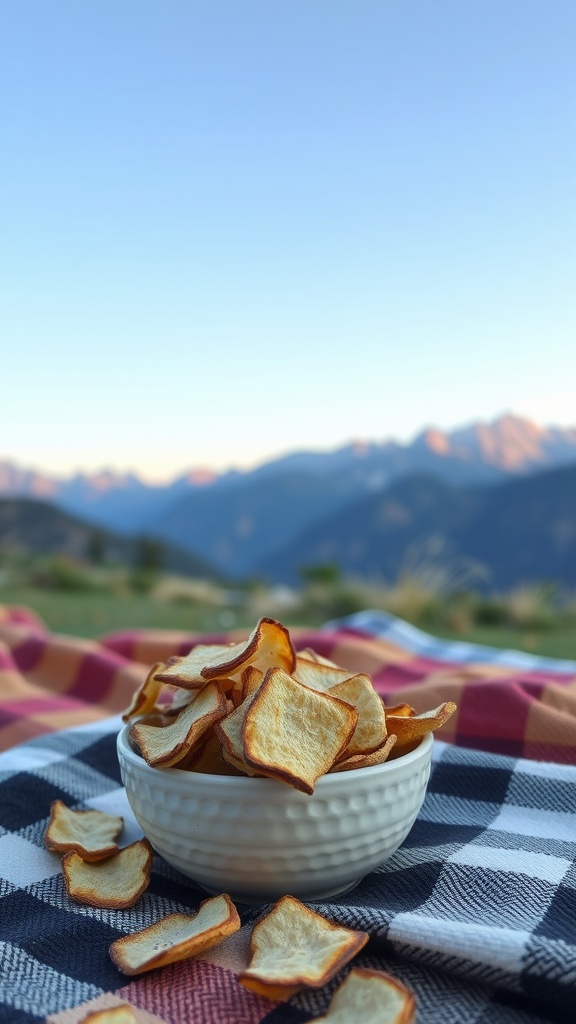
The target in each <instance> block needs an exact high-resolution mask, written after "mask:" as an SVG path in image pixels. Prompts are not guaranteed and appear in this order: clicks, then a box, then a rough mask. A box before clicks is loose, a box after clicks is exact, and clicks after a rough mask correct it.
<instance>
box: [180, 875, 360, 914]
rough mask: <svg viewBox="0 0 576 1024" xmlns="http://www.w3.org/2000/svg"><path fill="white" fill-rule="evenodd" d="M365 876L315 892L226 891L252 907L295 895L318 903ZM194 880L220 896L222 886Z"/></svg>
mask: <svg viewBox="0 0 576 1024" xmlns="http://www.w3.org/2000/svg"><path fill="white" fill-rule="evenodd" d="M363 877H364V876H363V875H361V876H360V878H355V879H354V881H353V882H348V883H347V884H346V885H339V886H336V888H335V889H322V890H314V892H306V893H299V892H292V891H291V890H290V891H287V892H276V893H261V894H260V895H256V894H251V893H245V892H233V891H231V890H230V889H227V890H226V892H227V893H228V895H229V897H230V899H231V900H232V902H233V903H242V904H244V905H245V906H250V907H255V906H259V905H262V904H264V903H275V902H276V900H279V899H280V897H281V896H295V897H296V899H299V900H301V901H302V902H303V903H316V902H317V901H318V900H327V899H330V897H331V896H341V895H343V894H344V893H345V892H351V891H352V889H355V888H356V886H357V885H358V884H359V883H360V882H361V881H362V878H363ZM194 881H195V883H196V885H197V886H198V888H199V889H203V890H204V892H207V893H208V894H209V895H210V896H220V894H221V893H222V889H221V888H220V889H218V888H216V887H212V886H210V885H203V884H201V883H200V882H197V881H196V880H195V879H194Z"/></svg>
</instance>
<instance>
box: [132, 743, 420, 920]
mask: <svg viewBox="0 0 576 1024" xmlns="http://www.w3.org/2000/svg"><path fill="white" fill-rule="evenodd" d="M129 729H130V724H128V725H126V726H125V727H124V728H123V729H122V731H121V732H120V734H119V736H118V758H119V761H120V768H121V772H122V779H123V782H124V784H125V786H126V793H127V797H128V802H129V803H130V806H131V808H132V810H133V812H134V815H135V817H136V820H137V821H138V823H139V825H140V827H141V828H142V830H143V832H144V834H145V835H146V836H147V838H148V839H149V840H150V842H151V844H152V846H153V847H154V849H155V850H156V851H157V853H159V854H160V855H161V856H162V857H164V859H165V860H166V861H168V863H169V864H171V865H172V866H173V867H175V868H177V869H178V870H179V871H181V872H182V873H183V874H184V875H187V876H188V877H189V878H192V879H193V880H194V881H195V882H196V883H198V885H200V886H201V887H202V888H203V889H206V890H207V892H209V893H221V892H227V893H228V894H229V895H230V896H231V897H232V899H233V900H235V901H237V902H239V903H264V902H271V901H273V900H276V899H278V898H279V897H280V896H283V895H285V894H287V893H289V894H290V895H292V896H297V897H298V898H300V899H303V900H317V899H324V898H326V897H328V896H333V895H335V894H336V893H340V892H344V891H346V890H348V889H352V888H353V887H354V886H355V885H357V883H358V882H359V881H360V880H361V879H362V878H363V877H364V875H366V874H367V873H368V872H369V871H372V870H373V869H374V868H376V867H378V865H379V864H382V863H383V861H385V860H387V859H388V858H389V857H391V856H392V854H393V853H395V851H396V850H397V849H398V847H399V846H400V844H401V843H402V842H403V841H404V839H405V838H406V836H407V835H408V832H409V831H410V829H411V827H412V825H413V823H414V820H415V818H416V815H417V814H418V811H419V810H420V807H421V806H422V802H423V800H424V796H425V793H426V785H427V782H428V778H429V775H430V759H431V754H432V743H433V738H432V734H431V733H430V734H429V735H428V736H426V737H425V738H424V740H423V741H422V743H421V744H420V745H419V746H418V747H417V748H416V750H413V751H411V753H409V754H404V756H403V757H399V758H397V759H396V760H393V761H387V762H386V763H385V764H381V765H376V766H374V767H372V768H357V769H355V770H354V771H348V772H336V773H334V774H333V775H324V776H323V777H322V778H320V779H319V780H318V782H317V783H316V787H315V790H314V793H313V794H312V796H307V795H306V794H304V793H301V792H299V791H298V790H296V789H294V788H293V787H292V786H289V785H287V784H286V783H284V782H277V781H275V780H273V779H258V778H256V779H255V778H249V777H248V776H246V777H238V776H226V775H201V774H200V773H198V772H186V771H181V770H180V769H178V768H164V769H158V768H151V767H150V765H148V764H147V763H146V761H144V759H143V758H142V757H140V755H139V754H137V753H136V752H135V751H134V749H133V748H132V746H131V745H130V741H129V735H128V734H129Z"/></svg>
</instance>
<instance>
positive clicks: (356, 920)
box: [0, 718, 576, 1024]
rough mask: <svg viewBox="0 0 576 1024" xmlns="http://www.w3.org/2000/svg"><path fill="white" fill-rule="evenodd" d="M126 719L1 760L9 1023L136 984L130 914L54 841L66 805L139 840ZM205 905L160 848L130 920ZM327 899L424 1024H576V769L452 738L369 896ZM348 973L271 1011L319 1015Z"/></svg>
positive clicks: (0, 896) (3, 957) (0, 940)
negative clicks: (112, 905)
mask: <svg viewBox="0 0 576 1024" xmlns="http://www.w3.org/2000/svg"><path fill="white" fill-rule="evenodd" d="M120 724H121V723H120V719H119V718H115V719H109V720H107V721H106V722H104V723H102V722H100V723H98V724H96V725H91V726H84V727H82V728H79V729H75V730H69V731H66V732H61V733H56V734H52V735H47V736H43V737H42V738H40V739H37V740H34V741H33V742H31V743H28V744H26V745H23V746H20V747H16V748H14V749H13V750H10V751H8V752H7V753H5V754H2V755H0V1021H1V1022H9V1024H28V1022H38V1021H42V1020H44V1018H45V1017H46V1016H47V1015H49V1014H54V1013H57V1012H59V1011H60V1010H63V1009H65V1008H68V1007H73V1006H77V1005H78V1004H81V1003H83V1002H84V1001H86V1000H88V999H91V998H93V997H95V996H97V995H100V994H101V993H103V992H107V991H112V990H114V989H117V988H118V987H119V985H121V984H122V981H123V979H122V976H121V975H120V974H119V972H118V971H117V969H116V967H115V966H114V964H113V963H112V961H111V960H110V957H109V955H108V947H109V945H110V943H111V942H112V941H114V939H116V938H117V937H118V936H119V935H121V934H123V933H124V932H125V931H126V930H127V926H126V920H125V912H123V911H105V910H98V909H95V908H92V907H87V906H83V905H81V904H79V903H74V902H73V901H71V900H70V899H69V897H68V896H67V894H66V891H65V888H64V885H63V881H62V875H61V868H60V858H59V857H58V856H57V855H56V854H52V853H49V852H48V851H47V850H46V849H45V848H44V846H43V833H44V829H45V827H46V824H47V819H48V815H49V810H50V804H51V802H52V801H53V800H54V799H57V798H59V799H61V800H63V801H64V802H65V803H66V804H67V805H68V806H70V807H76V808H97V809H100V810H104V811H107V812H109V813H114V814H121V815H123V816H124V818H125V821H126V827H125V832H124V835H123V842H126V843H127V842H131V841H133V840H134V839H135V838H138V837H139V836H140V835H141V832H140V829H139V827H138V825H137V824H136V822H135V821H134V818H133V817H132V814H131V812H130V809H129V807H128V804H127V802H126V796H125V792H124V790H123V788H122V785H121V781H120V775H119V769H118V763H117V759H116V746H115V740H116V733H117V731H118V728H119V727H120ZM203 898H205V894H204V893H202V892H201V891H200V890H199V889H197V888H196V887H195V886H194V884H193V883H192V882H190V881H189V880H187V879H185V878H183V877H182V876H180V875H179V874H178V873H177V872H175V871H174V870H172V869H171V868H170V867H169V866H168V865H166V864H165V863H164V862H163V861H162V860H161V859H160V858H158V857H156V858H155V866H154V872H153V877H152V881H151V885H150V887H149V890H148V891H147V892H146V894H145V895H144V896H143V897H142V899H141V900H140V901H139V903H138V905H137V908H134V909H133V910H131V911H130V928H131V929H133V928H134V922H135V918H134V912H135V909H138V911H139V914H138V917H139V921H138V926H139V927H144V926H145V925H147V924H149V923H151V922H152V921H153V920H155V919H157V918H158V917H159V916H161V914H164V913H169V912H172V911H174V910H184V911H186V910H194V909H196V908H197V906H198V904H199V902H200V901H201V900H202V899H203ZM315 906H316V909H319V910H320V911H321V912H322V913H324V914H326V915H328V916H330V917H331V918H333V919H334V920H337V921H338V922H340V923H342V924H346V925H349V926H352V927H355V928H363V929H365V930H367V931H369V932H370V934H371V936H372V938H371V941H370V943H369V944H368V946H366V947H365V950H364V951H363V953H362V955H361V956H360V957H358V959H357V961H355V965H356V964H357V965H359V966H360V965H364V966H374V967H379V968H383V969H386V970H389V971H391V972H392V973H394V974H396V975H397V976H398V977H399V978H401V979H402V980H403V981H405V982H406V983H407V984H408V985H409V986H410V987H411V988H412V989H413V991H414V992H415V994H416V996H417V999H418V1017H417V1021H418V1024H452V1022H453V1024H463V1022H464V1024H467V1022H471V1024H472V1022H473V1024H552V1022H554V1024H574V1022H576V768H574V767H567V766H562V765H556V764H544V763H537V762H533V761H522V760H514V759H512V758H506V757H500V756H495V755H491V754H484V753H479V752H476V751H473V750H468V749H457V748H454V747H450V746H448V745H446V744H444V743H442V742H439V741H436V743H435V748H434V762H433V770H432V776H431V779H430V784H429V787H428V793H427V796H426V800H425V802H424V805H423V808H422V810H421V812H420V814H419V816H418V819H417V821H416V823H415V825H414V827H413V829H412V831H411V833H410V835H409V837H408V839H407V840H406V842H405V843H404V845H403V846H402V848H401V849H400V850H399V851H398V852H397V853H396V855H395V856H394V857H393V858H392V859H391V860H390V861H389V862H388V863H386V864H384V865H383V866H382V867H381V868H380V869H379V870H378V871H376V872H374V873H372V874H370V875H369V876H367V877H366V878H365V879H364V880H363V881H362V883H361V884H360V885H359V886H358V887H357V888H356V889H355V890H353V891H352V892H350V893H348V894H346V895H345V896H339V897H335V898H334V899H333V900H329V901H326V902H324V903H322V904H316V905H315ZM258 913H259V910H258V909H256V910H254V908H251V909H250V910H247V911H246V912H245V913H244V914H243V919H244V921H248V920H251V919H253V918H254V916H255V915H257V914H258ZM337 982H338V979H336V980H335V981H334V982H333V983H332V985H331V986H330V987H329V988H328V989H326V990H322V991H320V992H315V991H311V990H310V991H305V992H303V993H301V994H300V995H299V996H297V997H295V998H294V999H293V1000H292V1001H291V1002H290V1004H289V1005H285V1006H281V1007H277V1008H275V1009H274V1010H273V1011H271V1013H270V1015H269V1016H268V1017H267V1018H266V1020H267V1021H270V1024H272V1022H273V1021H274V1022H278V1024H281V1022H285V1024H290V1022H292V1024H296V1022H304V1021H307V1020H310V1019H311V1018H313V1017H314V1016H316V1015H318V1014H320V1013H322V1012H324V1011H325V1009H326V1005H327V1002H328V999H329V997H330V994H331V992H332V991H333V988H334V987H335V985H336V984H337ZM351 1024H353V1022H351Z"/></svg>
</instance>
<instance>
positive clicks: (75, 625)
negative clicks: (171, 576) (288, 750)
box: [0, 587, 576, 659]
mask: <svg viewBox="0 0 576 1024" xmlns="http://www.w3.org/2000/svg"><path fill="white" fill-rule="evenodd" d="M0 603H2V604H11V605H24V606H26V607H29V608H32V609H33V610H34V611H35V612H36V613H37V615H39V616H40V618H41V619H43V621H44V622H45V623H46V625H47V626H48V628H49V629H50V630H52V631H53V632H57V633H68V634H72V635H74V636H85V637H97V636H101V635H103V634H106V633H110V632H113V631H116V630H122V629H132V628H143V629H146V628H156V629H179V630H190V631H193V632H197V631H199V632H213V631H222V630H229V629H235V628H242V629H244V628H246V629H247V630H249V629H251V628H252V627H253V625H254V624H255V622H256V619H257V617H258V614H266V613H267V612H268V613H269V614H271V615H274V616H275V617H277V618H280V619H281V620H282V621H284V622H285V623H286V624H287V625H302V626H317V625H320V624H321V622H322V621H323V619H322V616H321V615H320V614H319V613H318V611H316V612H314V613H311V612H310V611H304V610H302V609H299V608H298V607H296V608H293V609H291V610H290V612H281V611H278V609H276V608H274V607H272V608H270V609H266V608H262V607H261V608H260V609H259V611H258V612H256V611H254V610H253V609H251V608H250V607H233V608H230V607H218V606H214V605H211V604H208V603H202V602H194V601H186V602H178V601H167V600H162V599H159V598H157V597H154V596H153V595H151V594H131V593H126V594H122V595H120V594H112V593H108V592H99V591H93V592H86V593H83V592H78V593H76V592H74V593H69V592H65V591H57V590H52V591H51V590H43V589H34V588H30V587H18V588H12V587H10V588H5V589H3V590H2V591H0ZM328 617H329V616H328V615H327V616H325V618H328ZM417 624H418V623H417ZM427 631H428V632H431V633H434V634H435V635H436V636H442V637H448V638H450V639H454V640H463V641H471V642H474V643H479V644H487V645H489V646H491V647H504V648H513V649H516V650H523V651H529V652H530V653H533V654H543V655H547V656H549V657H555V658H570V659H576V629H574V628H568V627H567V626H566V625H565V624H564V625H562V624H560V623H559V625H558V627H554V626H548V627H547V628H546V629H542V630H537V629H528V628H518V629H513V628H510V627H509V626H507V627H497V626H478V625H474V626H471V627H470V628H469V629H467V630H463V631H454V630H452V631H451V630H449V629H446V628H442V627H441V626H438V627H434V628H428V630H427Z"/></svg>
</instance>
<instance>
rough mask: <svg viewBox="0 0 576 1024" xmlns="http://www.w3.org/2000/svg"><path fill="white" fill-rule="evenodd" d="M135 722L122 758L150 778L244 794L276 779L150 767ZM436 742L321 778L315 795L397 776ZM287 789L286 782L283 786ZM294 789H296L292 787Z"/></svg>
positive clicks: (120, 745) (121, 738)
mask: <svg viewBox="0 0 576 1024" xmlns="http://www.w3.org/2000/svg"><path fill="white" fill-rule="evenodd" d="M132 724H133V722H132V721H130V722H127V723H126V725H124V726H123V727H122V729H121V730H120V732H119V733H118V738H117V750H118V755H119V756H120V755H121V756H122V757H123V758H124V759H125V760H126V761H129V762H130V763H131V764H132V765H134V766H135V767H137V768H139V770H140V771H143V772H145V773H152V774H151V775H150V777H151V778H152V777H154V778H156V779H157V778H158V776H159V775H161V776H162V777H163V778H166V779H171V780H172V781H173V782H174V783H177V784H178V783H179V784H183V783H184V782H185V781H186V784H187V785H190V782H191V780H190V776H191V775H192V776H194V778H195V780H196V781H197V780H199V779H202V780H210V783H211V784H212V785H214V786H218V785H221V786H224V785H226V786H227V787H228V786H232V787H237V788H238V789H239V790H240V791H242V790H243V789H246V788H247V789H249V790H250V791H251V792H252V793H253V792H254V791H255V788H256V787H257V786H260V787H261V786H269V785H270V783H274V782H275V781H276V780H275V779H267V778H252V777H251V776H249V775H242V776H241V775H211V774H209V773H208V772H190V771H186V770H184V769H182V768H154V767H153V766H152V765H149V764H148V763H147V762H146V761H145V760H144V758H143V757H142V756H141V755H140V754H137V753H136V751H135V750H134V749H133V747H132V746H131V744H130V741H129V734H130V728H131V726H132ZM433 742H434V734H433V733H432V732H429V733H427V734H426V735H425V736H424V737H423V739H422V740H421V742H420V743H419V744H418V746H417V747H415V749H414V750H411V751H409V753H407V754H402V755H401V756H400V757H396V758H394V759H393V760H391V761H384V763H383V764H374V765H370V766H368V767H367V768H352V769H350V770H349V771H346V772H333V773H332V774H327V775H321V776H320V778H319V779H318V780H317V782H316V785H315V787H314V792H317V791H318V789H319V788H321V789H325V788H326V789H331V788H337V787H338V785H341V784H342V783H343V782H344V781H346V782H348V783H351V782H353V781H354V780H355V779H357V780H358V781H360V779H366V778H369V777H370V776H376V775H386V774H389V775H394V773H395V772H398V771H401V770H402V769H403V768H406V767H407V766H408V765H412V766H413V767H415V766H416V764H417V763H418V762H419V761H425V760H428V759H429V757H430V756H431V751H432V744H433ZM280 784H281V785H282V786H285V785H286V783H282V782H281V783H280ZM288 788H289V789H292V788H293V787H288Z"/></svg>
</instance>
